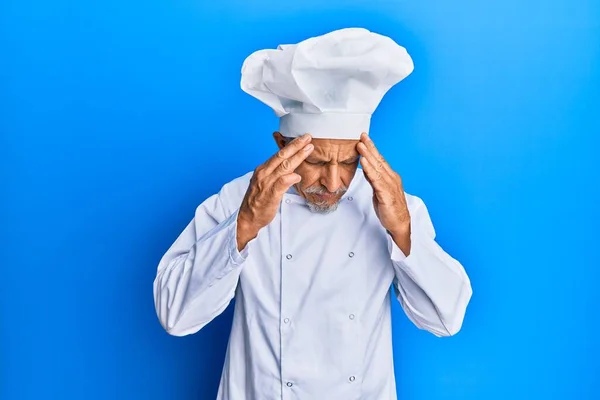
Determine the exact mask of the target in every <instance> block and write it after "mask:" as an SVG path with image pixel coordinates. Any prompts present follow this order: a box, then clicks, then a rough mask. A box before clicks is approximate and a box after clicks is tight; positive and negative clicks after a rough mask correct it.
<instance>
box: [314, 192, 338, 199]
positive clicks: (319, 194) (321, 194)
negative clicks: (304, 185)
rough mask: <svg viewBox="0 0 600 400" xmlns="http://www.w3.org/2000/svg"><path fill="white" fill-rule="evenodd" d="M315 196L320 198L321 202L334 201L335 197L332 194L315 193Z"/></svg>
mask: <svg viewBox="0 0 600 400" xmlns="http://www.w3.org/2000/svg"><path fill="white" fill-rule="evenodd" d="M313 196H315V197H316V198H318V199H319V200H324V201H328V200H331V199H333V198H334V197H335V196H334V195H333V194H331V193H315V194H314V195H313Z"/></svg>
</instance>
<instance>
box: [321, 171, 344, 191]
mask: <svg viewBox="0 0 600 400" xmlns="http://www.w3.org/2000/svg"><path fill="white" fill-rule="evenodd" d="M321 184H322V185H323V186H325V187H326V188H327V190H328V191H329V192H330V193H333V192H335V191H337V190H338V189H340V188H341V187H342V186H343V182H342V180H341V178H340V171H339V168H338V166H337V164H333V165H329V166H328V168H327V169H326V171H325V174H324V175H323V176H322V178H321Z"/></svg>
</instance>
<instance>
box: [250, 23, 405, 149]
mask: <svg viewBox="0 0 600 400" xmlns="http://www.w3.org/2000/svg"><path fill="white" fill-rule="evenodd" d="M413 69H414V66H413V62H412V59H411V57H410V56H409V55H408V53H407V52H406V49H405V48H404V47H402V46H399V45H398V44H397V43H395V42H394V41H393V40H392V39H390V38H389V37H386V36H382V35H379V34H377V33H373V32H370V31H368V30H366V29H363V28H346V29H340V30H336V31H333V32H330V33H327V34H325V35H322V36H317V37H313V38H310V39H307V40H304V41H302V42H300V43H298V44H294V45H279V46H278V47H277V49H276V50H274V49H266V50H259V51H256V52H254V53H252V54H251V55H250V56H248V58H246V60H245V61H244V64H243V66H242V80H241V87H242V90H243V91H245V92H246V93H248V94H250V95H252V96H254V97H256V98H257V99H259V100H260V101H262V102H263V103H265V104H267V105H268V106H270V107H271V108H273V110H274V111H275V113H276V114H277V116H278V117H280V120H279V131H280V132H281V134H282V135H284V136H287V137H297V136H302V135H304V134H305V133H310V134H311V136H312V137H314V138H331V139H359V138H360V134H361V132H369V125H370V121H371V114H373V112H374V111H375V109H376V108H377V106H378V105H379V103H380V102H381V99H382V98H383V96H384V95H385V93H386V92H387V91H388V90H389V89H390V88H391V87H392V86H394V85H395V84H396V83H398V82H400V81H401V80H402V79H404V78H406V77H407V76H408V75H409V74H410V73H411V72H412V71H413Z"/></svg>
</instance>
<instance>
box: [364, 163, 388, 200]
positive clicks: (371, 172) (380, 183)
mask: <svg viewBox="0 0 600 400" xmlns="http://www.w3.org/2000/svg"><path fill="white" fill-rule="evenodd" d="M360 163H361V165H362V168H363V171H364V172H365V177H366V178H367V181H368V182H369V183H370V184H371V186H372V187H373V190H375V191H379V192H381V191H385V189H386V188H387V181H386V176H388V175H387V173H386V172H385V171H377V170H376V169H375V168H374V166H373V164H371V162H370V161H369V159H368V158H366V157H362V158H361V159H360Z"/></svg>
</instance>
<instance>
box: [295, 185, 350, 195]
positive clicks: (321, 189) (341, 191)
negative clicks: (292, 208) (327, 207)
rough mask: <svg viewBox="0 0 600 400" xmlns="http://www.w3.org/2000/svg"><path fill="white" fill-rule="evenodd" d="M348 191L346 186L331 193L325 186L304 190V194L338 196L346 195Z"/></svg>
mask: <svg viewBox="0 0 600 400" xmlns="http://www.w3.org/2000/svg"><path fill="white" fill-rule="evenodd" d="M347 190H348V187H346V186H342V187H340V188H339V189H338V190H336V191H335V192H330V191H329V190H327V188H326V187H325V186H312V187H308V188H306V189H304V193H309V194H326V193H329V194H332V195H336V194H344V193H346V191H347Z"/></svg>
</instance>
